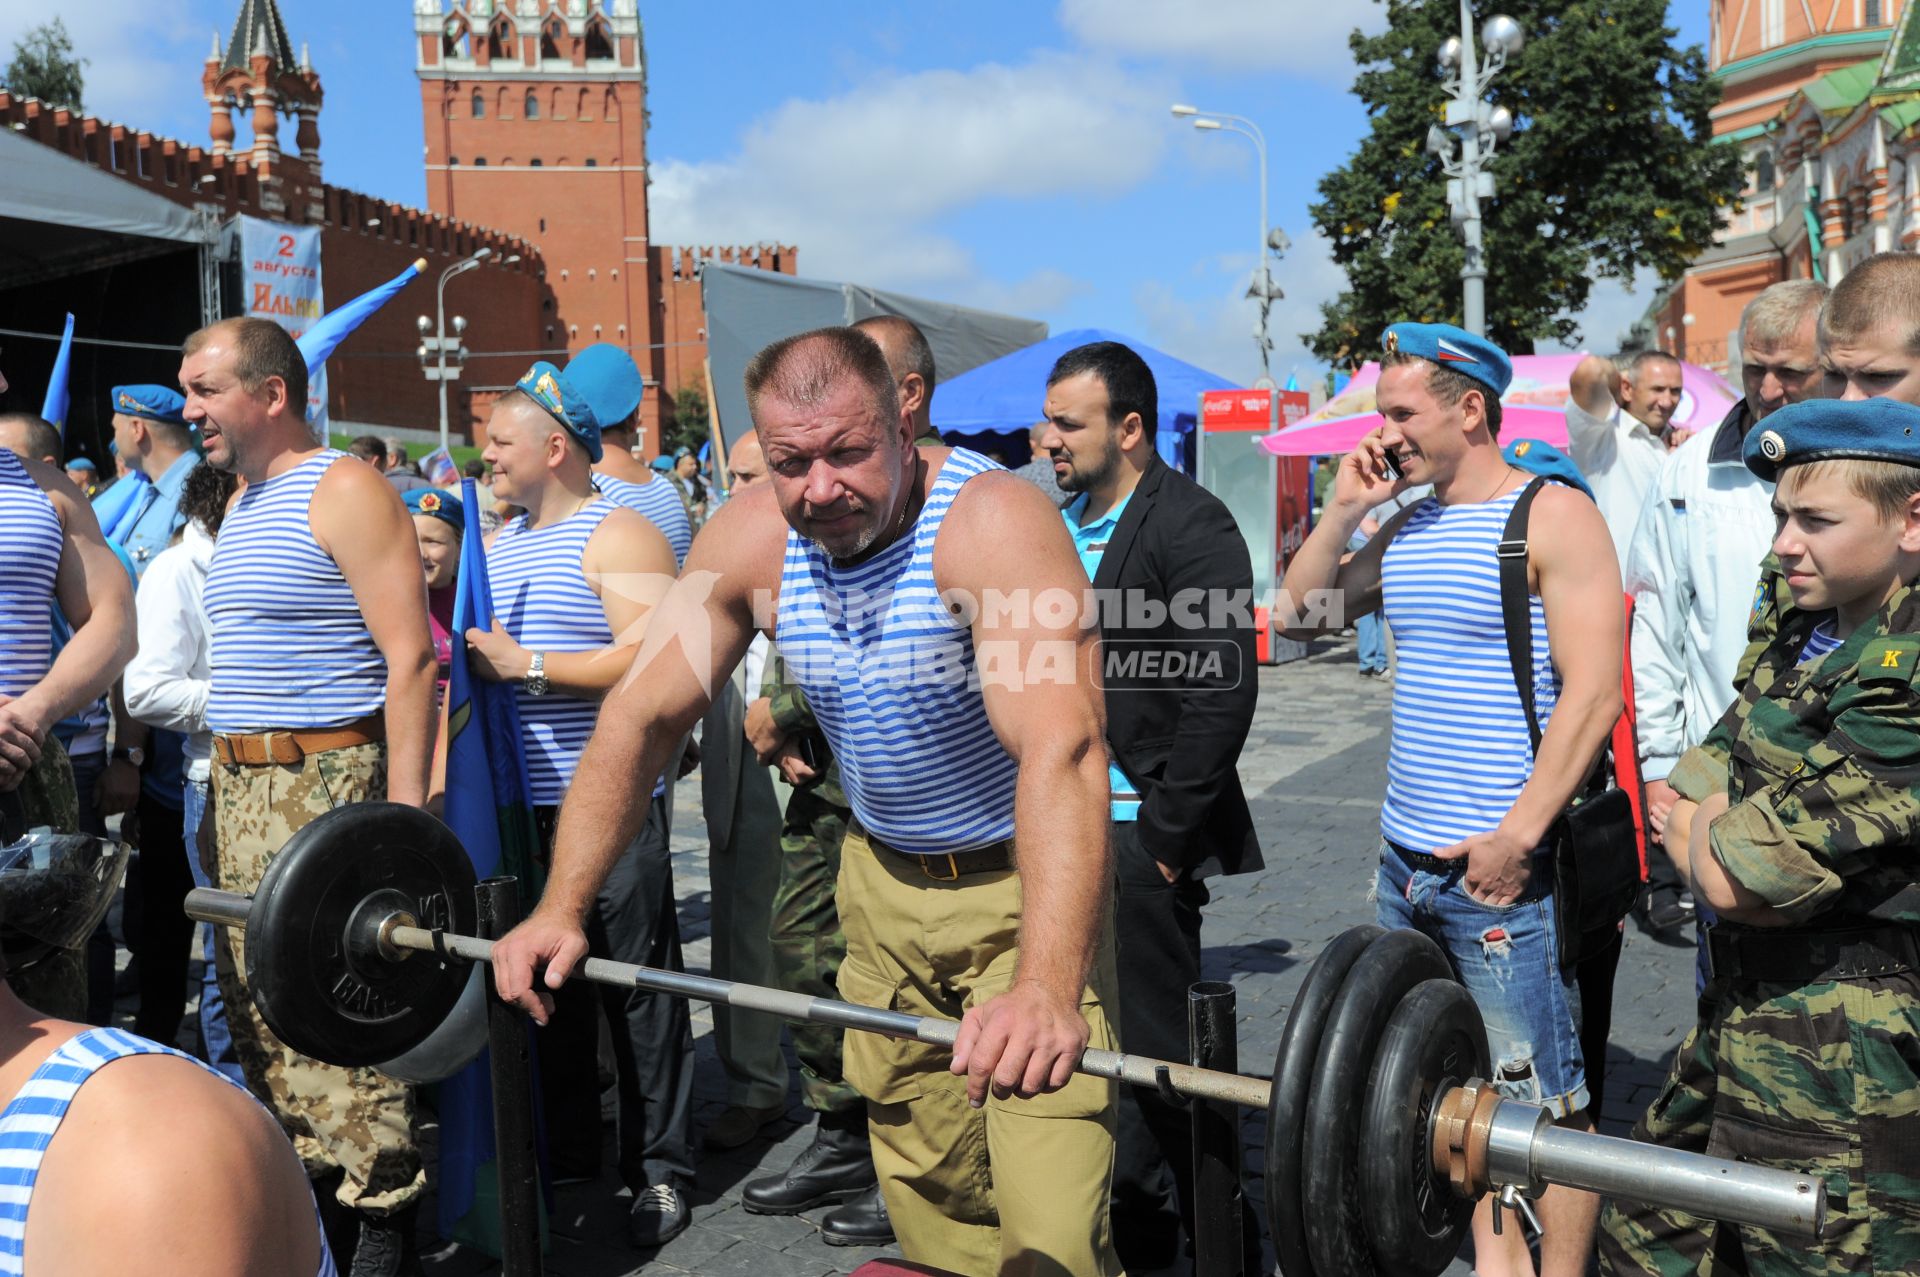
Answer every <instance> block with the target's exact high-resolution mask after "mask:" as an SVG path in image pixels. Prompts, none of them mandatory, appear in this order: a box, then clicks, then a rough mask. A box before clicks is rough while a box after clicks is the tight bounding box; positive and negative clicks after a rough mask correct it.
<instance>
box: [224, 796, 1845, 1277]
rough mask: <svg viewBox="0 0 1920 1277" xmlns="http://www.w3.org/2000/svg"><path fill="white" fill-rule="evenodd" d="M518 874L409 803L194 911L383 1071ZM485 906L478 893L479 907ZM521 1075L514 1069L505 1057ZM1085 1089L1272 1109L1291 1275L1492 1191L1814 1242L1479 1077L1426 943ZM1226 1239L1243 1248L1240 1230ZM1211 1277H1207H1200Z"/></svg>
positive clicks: (1474, 1027)
mask: <svg viewBox="0 0 1920 1277" xmlns="http://www.w3.org/2000/svg"><path fill="white" fill-rule="evenodd" d="M513 894H514V890H513V886H512V882H511V880H510V879H495V880H490V881H489V882H487V883H482V884H478V885H477V890H476V883H475V881H474V873H473V865H472V862H471V861H470V860H469V859H468V858H467V855H466V853H465V851H463V850H462V849H461V847H460V845H459V843H458V842H457V841H456V840H455V839H454V838H453V837H452V835H451V833H450V832H449V831H448V830H447V828H446V827H445V826H444V825H442V824H440V823H439V822H438V821H436V820H434V819H433V818H432V817H431V816H428V815H426V814H425V813H424V812H421V811H419V810H417V809H415V808H410V807H402V806H399V805H395V804H386V803H361V804H356V805H354V806H351V807H343V808H340V809H338V810H336V811H332V812H329V813H327V814H325V815H323V816H321V817H319V818H318V819H316V820H314V821H313V822H311V823H310V824H308V825H307V826H306V827H305V828H304V829H302V830H301V831H300V832H299V833H298V834H297V835H295V837H294V838H293V840H292V841H290V842H288V843H287V844H286V846H285V847H284V848H282V849H281V850H280V852H279V854H278V855H277V856H275V858H274V861H273V863H272V864H271V865H270V866H269V867H268V869H267V872H266V875H265V876H264V878H263V879H262V880H261V884H260V890H259V891H258V892H257V893H256V894H255V895H254V896H253V897H251V898H249V897H246V896H240V895H234V894H232V893H228V892H222V891H212V890H203V891H195V892H193V893H192V894H191V895H189V897H188V899H187V912H188V913H189V914H191V915H192V916H194V917H196V918H199V919H202V920H204V921H208V922H214V923H218V924H220V925H223V926H228V927H236V928H244V930H245V932H246V936H247V953H248V955H249V962H250V963H251V964H252V974H253V976H254V980H253V983H252V986H251V987H252V991H253V994H254V997H255V999H256V1001H257V1003H258V1005H259V1010H260V1014H261V1016H262V1018H264V1019H265V1020H266V1021H267V1023H268V1024H269V1025H270V1026H271V1027H272V1028H273V1031H274V1032H275V1033H276V1034H278V1035H279V1036H280V1038H281V1039H282V1040H283V1041H285V1042H286V1043H287V1044H288V1045H289V1046H291V1047H293V1048H294V1049H296V1050H300V1051H302V1052H305V1053H306V1054H309V1055H311V1056H313V1057H315V1058H319V1059H326V1060H329V1061H332V1062H334V1063H337V1064H341V1065H343V1066H356V1065H365V1064H372V1063H377V1062H378V1061H379V1060H381V1059H384V1058H388V1057H390V1056H393V1055H396V1054H400V1053H404V1052H405V1051H407V1050H409V1049H411V1048H412V1047H414V1046H415V1045H417V1044H418V1043H419V1042H420V1041H421V1040H422V1039H424V1038H425V1037H426V1036H428V1035H430V1034H432V1033H433V1032H434V1031H435V1029H436V1027H437V1026H438V1024H439V1022H440V1020H441V1019H442V1018H443V1017H444V1016H445V1015H446V1014H447V1013H448V1012H449V1011H450V1010H451V1009H452V1007H453V1006H454V1004H455V1003H456V1002H457V1001H458V1000H459V998H460V994H461V992H462V990H463V989H465V988H466V986H467V971H466V968H465V964H466V963H468V962H484V961H487V960H488V959H489V958H491V957H492V956H493V954H494V952H495V942H493V941H490V940H487V939H483V938H481V937H480V936H476V935H473V934H469V931H470V930H471V929H474V928H476V927H481V926H485V927H486V928H487V930H486V934H488V935H492V934H497V933H498V928H499V927H500V926H501V924H502V923H503V922H504V921H507V920H510V919H511V917H512V916H513V913H512V908H510V907H507V906H508V905H510V904H511V897H512V896H513ZM482 902H485V904H484V907H483V904H482ZM574 973H575V976H576V977H577V978H580V979H584V980H588V981H592V982H594V983H597V984H604V985H608V986H611V987H615V988H626V989H636V988H637V989H644V990H649V991H652V992H656V993H667V994H671V995H673V996H676V997H683V998H693V999H698V1000H701V1001H707V1002H714V1003H719V1004H724V1005H726V1006H730V1007H736V1008H742V1009H746V1010H753V1011H760V1012H764V1013H768V1014H772V1015H778V1016H784V1017H786V1018H788V1019H794V1020H805V1021H809V1022H813V1023H819V1024H825V1025H831V1026H834V1027H838V1028H844V1029H853V1030H857V1032H856V1033H854V1034H851V1035H849V1038H848V1042H849V1044H850V1045H851V1044H854V1043H857V1042H865V1041H867V1040H869V1038H870V1037H871V1036H872V1035H884V1036H885V1037H888V1038H894V1039H899V1040H901V1041H904V1042H913V1043H919V1044H924V1045H925V1046H929V1047H936V1048H942V1049H948V1048H951V1047H953V1045H954V1044H955V1043H956V1041H957V1040H958V1038H959V1037H960V1035H961V1033H962V1032H963V1026H962V1025H961V1024H959V1023H957V1022H955V1021H953V1020H949V1019H941V1018H935V1017H922V1016H916V1015H912V1014H908V1013H904V1012H901V1011H896V1010H888V1009H883V1008H880V1007H872V1006H859V1005H854V1004H851V1003H846V1002H837V1001H832V1000H828V999H824V998H813V997H809V996H806V995H804V994H798V993H791V992H787V991H784V990H780V989H769V988H762V987H759V986H755V985H748V984H735V983H731V982H728V981H724V980H716V979H713V978H711V977H708V976H701V975H691V974H687V973H685V972H680V971H668V970H661V969H657V968H649V967H638V966H630V965H626V964H622V963H617V962H609V961H607V960H605V959H603V958H597V957H588V958H586V959H584V960H583V961H581V962H579V963H577V964H576V966H575V969H574ZM488 1018H489V1021H490V1034H489V1036H490V1039H491V1041H492V1043H493V1048H494V1049H493V1062H494V1069H495V1089H494V1101H495V1115H496V1124H497V1127H498V1129H499V1132H500V1138H499V1150H498V1153H499V1159H498V1160H499V1165H500V1166H501V1180H502V1185H503V1187H502V1198H501V1201H502V1220H501V1235H502V1238H503V1240H504V1241H505V1242H506V1243H507V1244H508V1246H507V1251H506V1254H505V1268H504V1271H505V1273H506V1275H507V1277H535V1275H537V1274H538V1272H539V1268H540V1262H539V1249H538V1236H539V1234H538V1206H537V1204H536V1201H535V1196H536V1193H535V1189H534V1170H533V1137H532V1125H531V1115H530V1113H529V1112H528V1108H529V1105H530V1094H531V1085H530V1082H529V1081H528V1078H527V1075H526V1072H525V1069H524V1061H525V1051H524V1049H522V1043H523V1032H524V1031H523V1028H522V1026H521V1025H519V1024H517V1023H516V1022H515V1021H516V1018H517V1017H515V1016H513V1015H512V1014H511V1013H510V1012H508V1009H507V1008H506V1007H505V1005H504V1004H502V1003H499V1002H498V1000H497V999H496V1000H495V1001H494V1002H493V1003H492V1004H491V1009H490V1012H489V1017H488ZM516 1057H517V1058H518V1059H519V1060H520V1061H521V1064H520V1065H519V1066H518V1068H519V1071H518V1073H517V1074H515V1073H514V1071H513V1070H514V1068H515V1066H514V1065H513V1063H512V1062H513V1060H514V1059H515V1058H516ZM1073 1064H1074V1067H1075V1069H1076V1070H1077V1071H1079V1072H1081V1073H1084V1074H1087V1075H1089V1076H1092V1077H1102V1078H1113V1079H1117V1080H1120V1081H1124V1082H1127V1083H1129V1084H1131V1085H1135V1086H1146V1087H1155V1088H1156V1089H1160V1090H1163V1091H1165V1090H1168V1089H1171V1090H1172V1091H1173V1092H1175V1093H1177V1094H1181V1095H1187V1096H1191V1097H1195V1098H1201V1099H1208V1100H1215V1101H1222V1102H1225V1103H1228V1104H1238V1105H1244V1106H1260V1105H1265V1106H1266V1107H1267V1148H1266V1166H1267V1207H1268V1211H1269V1213H1270V1216H1271V1218H1272V1219H1273V1220H1274V1222H1275V1232H1274V1242H1275V1245H1276V1248H1277V1249H1279V1251H1280V1252H1281V1253H1282V1254H1283V1255H1286V1256H1289V1257H1291V1258H1289V1259H1288V1261H1287V1269H1286V1271H1287V1275H1288V1277H1378V1275H1382V1274H1390V1275H1391V1277H1437V1274H1439V1273H1440V1272H1442V1271H1443V1270H1444V1269H1445V1268H1446V1267H1447V1265H1448V1264H1449V1263H1450V1262H1451V1260H1452V1259H1453V1256H1454V1254H1455V1253H1456V1251H1457V1250H1458V1248H1459V1245H1460V1242H1461V1240H1462V1238H1463V1236H1464V1234H1465V1229H1466V1226H1467V1219H1468V1216H1469V1214H1470V1213H1471V1210H1472V1203H1473V1202H1474V1201H1475V1200H1477V1199H1479V1198H1482V1197H1485V1196H1486V1195H1488V1194H1489V1193H1495V1192H1497V1193H1498V1194H1499V1195H1500V1201H1501V1203H1502V1208H1503V1210H1504V1209H1505V1208H1509V1207H1511V1208H1513V1209H1521V1210H1524V1209H1526V1207H1525V1205H1524V1201H1525V1199H1527V1198H1533V1197H1538V1196H1539V1194H1540V1193H1541V1192H1542V1191H1543V1190H1544V1188H1545V1187H1546V1186H1547V1185H1549V1184H1559V1185H1565V1186H1568V1187H1573V1188H1580V1189H1584V1190H1587V1191H1589V1192H1594V1193H1598V1194H1601V1195H1603V1196H1608V1197H1615V1198H1622V1199H1626V1200H1629V1201H1635V1202H1650V1203H1657V1204H1659V1205H1660V1206H1663V1207H1667V1208H1671V1209H1674V1210H1679V1211H1685V1212H1687V1213H1689V1214H1691V1215H1694V1216H1697V1217H1699V1218H1706V1219H1721V1220H1726V1221H1729V1222H1731V1223H1740V1224H1748V1225H1753V1226H1756V1227H1762V1228H1768V1229H1773V1230H1776V1231H1777V1232H1780V1233H1784V1234H1793V1235H1795V1236H1796V1237H1806V1236H1818V1234H1819V1232H1820V1228H1821V1222H1822V1219H1823V1217H1824V1212H1825V1207H1826V1196H1825V1194H1824V1192H1822V1191H1820V1189H1821V1183H1820V1181H1819V1180H1818V1179H1816V1178H1814V1177H1813V1176H1810V1175H1803V1174H1799V1173H1796V1172H1790V1171H1782V1170H1775V1169H1770V1168H1765V1167H1756V1166H1746V1165H1741V1164H1739V1163H1736V1162H1730V1161H1725V1160H1722V1159H1718V1158H1712V1157H1705V1156H1701V1155H1698V1154H1694V1153H1688V1152H1679V1151H1675V1150H1670V1149H1662V1148H1648V1147H1646V1146H1644V1145H1637V1144H1633V1143H1630V1142H1628V1141H1625V1140H1619V1139H1612V1138H1609V1137H1606V1136H1601V1135H1593V1134H1589V1133H1585V1132H1578V1131H1568V1130H1565V1129H1562V1128H1560V1127H1557V1126H1555V1125H1554V1123H1553V1122H1552V1120H1551V1117H1550V1114H1549V1113H1548V1111H1547V1110H1546V1109H1544V1108H1541V1107H1540V1106H1538V1105H1533V1104H1526V1103H1521V1102H1519V1101H1514V1100H1509V1099H1505V1098H1503V1097H1502V1096H1501V1095H1500V1094H1499V1093H1498V1092H1497V1091H1496V1090H1494V1089H1493V1088H1492V1087H1490V1086H1488V1085H1486V1084H1485V1082H1484V1080H1483V1079H1484V1077H1485V1075H1486V1069H1487V1046H1486V1030H1485V1027H1484V1026H1483V1025H1482V1024H1481V1021H1480V1013H1479V1010H1478V1009H1477V1007H1476V1006H1475V1004H1474V1001H1473V999H1472V998H1471V997H1470V996H1469V995H1468V994H1467V992H1466V990H1465V988H1463V987H1462V986H1461V985H1460V984H1459V983H1458V982H1457V981H1456V980H1455V979H1454V978H1453V977H1452V974H1451V972H1449V971H1448V969H1447V965H1446V961H1445V958H1444V957H1443V956H1442V954H1441V953H1440V950H1439V948H1438V947H1437V946H1436V945H1435V944H1434V942H1433V941H1431V940H1429V939H1428V938H1427V937H1425V936H1424V935H1421V934H1419V933H1417V932H1413V931H1399V932H1392V933H1386V932H1383V931H1382V930H1381V929H1380V928H1378V927H1358V928H1355V929H1353V930H1351V931H1349V932H1347V933H1345V934H1344V935H1341V936H1339V937H1337V938H1336V939H1335V940H1334V942H1333V943H1332V944H1330V945H1328V946H1327V948H1326V949H1325V950H1324V951H1323V952H1322V954H1321V955H1320V957H1318V958H1317V959H1315V961H1314V964H1313V966H1312V968H1311V969H1310V970H1309V971H1308V973H1307V978H1306V982H1305V984H1303V985H1302V987H1301V990H1300V994H1299V996H1298V997H1297V998H1296V999H1295V1001H1294V1004H1293V1007H1292V1009H1291V1010H1290V1012H1289V1014H1288V1017H1287V1024H1286V1030H1285V1033H1284V1035H1283V1037H1282V1041H1281V1047H1280V1053H1279V1056H1278V1058H1277V1059H1276V1061H1275V1069H1274V1081H1273V1082H1271V1083H1269V1082H1268V1081H1267V1080H1266V1079H1263V1078H1257V1077H1243V1076H1241V1075H1239V1074H1236V1073H1221V1072H1214V1071H1210V1070H1206V1069H1198V1068H1192V1067H1188V1066H1186V1065H1182V1064H1177V1063H1171V1062H1168V1061H1162V1060H1153V1059H1145V1058H1142V1057H1139V1056H1126V1055H1119V1054H1117V1053H1115V1052H1112V1051H1106V1050H1101V1049H1098V1048H1095V1049H1091V1050H1088V1051H1086V1052H1085V1053H1084V1054H1083V1055H1082V1056H1081V1057H1080V1058H1079V1059H1078V1060H1077V1061H1075V1062H1073ZM1208 1240H1211V1241H1214V1242H1224V1243H1225V1245H1226V1250H1225V1253H1226V1254H1228V1255H1237V1253H1238V1251H1237V1246H1235V1245H1234V1244H1233V1243H1234V1242H1235V1240H1236V1238H1235V1237H1227V1238H1218V1237H1215V1238H1212V1239H1203V1241H1202V1245H1201V1247H1200V1249H1201V1252H1202V1253H1207V1252H1208V1249H1209V1247H1208V1245H1207V1241H1208ZM1209 1277H1212V1274H1209Z"/></svg>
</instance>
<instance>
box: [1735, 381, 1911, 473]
mask: <svg viewBox="0 0 1920 1277" xmlns="http://www.w3.org/2000/svg"><path fill="white" fill-rule="evenodd" d="M1742 454H1743V458H1744V460H1745V461H1746V463H1747V469H1749V470H1751V471H1753V472H1754V473H1755V474H1757V475H1759V476H1760V477H1761V478H1762V479H1765V480H1767V481H1768V482H1772V481H1774V480H1776V479H1778V478H1779V477H1780V471H1781V470H1782V469H1784V468H1785V467H1787V466H1795V465H1802V464H1805V463H1806V462H1809V461H1836V460H1842V459H1845V460H1854V461H1893V462H1897V463H1899V464H1900V465H1907V466H1920V407H1915V406H1914V405H1912V404H1909V403H1902V402H1900V401H1899V400H1897V399H1807V400H1803V401H1802V402H1800V403H1796V404H1788V405H1787V406H1786V407H1784V408H1781V409H1779V410H1778V411H1776V412H1774V413H1772V414H1771V415H1770V416H1768V417H1767V418H1766V419H1765V420H1764V421H1761V422H1759V423H1758V424H1757V425H1755V426H1754V428H1753V429H1752V430H1750V431H1748V432H1747V439H1746V443H1745V444H1744V445H1743V447H1742Z"/></svg>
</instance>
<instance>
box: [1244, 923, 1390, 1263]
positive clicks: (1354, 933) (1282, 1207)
mask: <svg viewBox="0 0 1920 1277" xmlns="http://www.w3.org/2000/svg"><path fill="white" fill-rule="evenodd" d="M1386 934H1387V933H1386V932H1385V931H1383V930H1381V929H1380V928H1379V927H1375V926H1371V925H1369V926H1364V927H1354V928H1352V929H1351V930H1349V931H1344V932H1342V933H1341V934H1339V935H1338V936H1335V937H1334V939H1333V943H1332V944H1330V945H1328V946H1327V947H1326V949H1325V950H1323V951H1322V952H1321V954H1320V956H1319V957H1317V958H1315V959H1314V960H1313V966H1311V967H1309V968H1308V969H1307V978H1306V979H1305V980H1304V981H1303V982H1301V985H1300V992H1299V993H1298V994H1296V995H1295V996H1294V999H1293V1006H1292V1007H1291V1008H1290V1009H1289V1010H1288V1011H1287V1027H1286V1028H1285V1029H1283V1030H1282V1031H1281V1033H1280V1050H1279V1052H1278V1053H1277V1054H1276V1055H1275V1056H1274V1060H1273V1090H1272V1092H1271V1093H1270V1097H1269V1099H1268V1100H1267V1173H1266V1181H1267V1183H1266V1187H1267V1222H1268V1227H1269V1229H1270V1231H1271V1233H1272V1236H1273V1251H1274V1254H1275V1256H1276V1257H1277V1258H1278V1259H1279V1261H1280V1271H1281V1272H1283V1273H1285V1274H1286V1275H1287V1277H1314V1272H1313V1262H1312V1259H1311V1257H1310V1256H1309V1255H1308V1253H1307V1233H1306V1221H1305V1217H1304V1215H1303V1213H1302V1212H1303V1211H1304V1209H1305V1205H1306V1202H1305V1197H1304V1195H1303V1194H1302V1193H1301V1157H1300V1152H1301V1139H1302V1137H1303V1136H1304V1135H1305V1133H1306V1127H1307V1120H1306V1119H1307V1092H1308V1089H1309V1088H1310V1087H1311V1086H1312V1085H1313V1070H1314V1065H1315V1062H1316V1061H1317V1060H1318V1059H1319V1058H1320V1038H1321V1033H1322V1030H1324V1029H1325V1027H1326V1023H1327V1012H1328V1011H1329V1010H1331V1009H1332V1007H1333V1001H1334V998H1335V996H1336V995H1337V994H1338V993H1339V992H1340V985H1341V983H1342V982H1343V981H1344V980H1346V978H1347V972H1348V971H1350V970H1352V969H1353V964H1354V963H1355V962H1358V961H1359V960H1360V955H1361V954H1362V953H1364V952H1365V951H1366V948H1367V946H1368V945H1370V944H1372V943H1373V942H1374V941H1375V940H1378V939H1379V938H1380V937H1381V936H1384V935H1386Z"/></svg>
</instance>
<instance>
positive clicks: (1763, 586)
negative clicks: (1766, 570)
mask: <svg viewBox="0 0 1920 1277" xmlns="http://www.w3.org/2000/svg"><path fill="white" fill-rule="evenodd" d="M1772 607H1773V577H1772V576H1771V575H1768V576H1763V577H1761V578H1760V584H1758V585H1756V586H1754V587H1753V610H1752V611H1751V612H1748V613H1747V630H1748V631H1749V632H1752V631H1754V630H1757V629H1759V628H1760V623H1761V622H1762V621H1764V620H1766V618H1767V612H1768V611H1769V610H1770V609H1771V608H1772Z"/></svg>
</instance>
